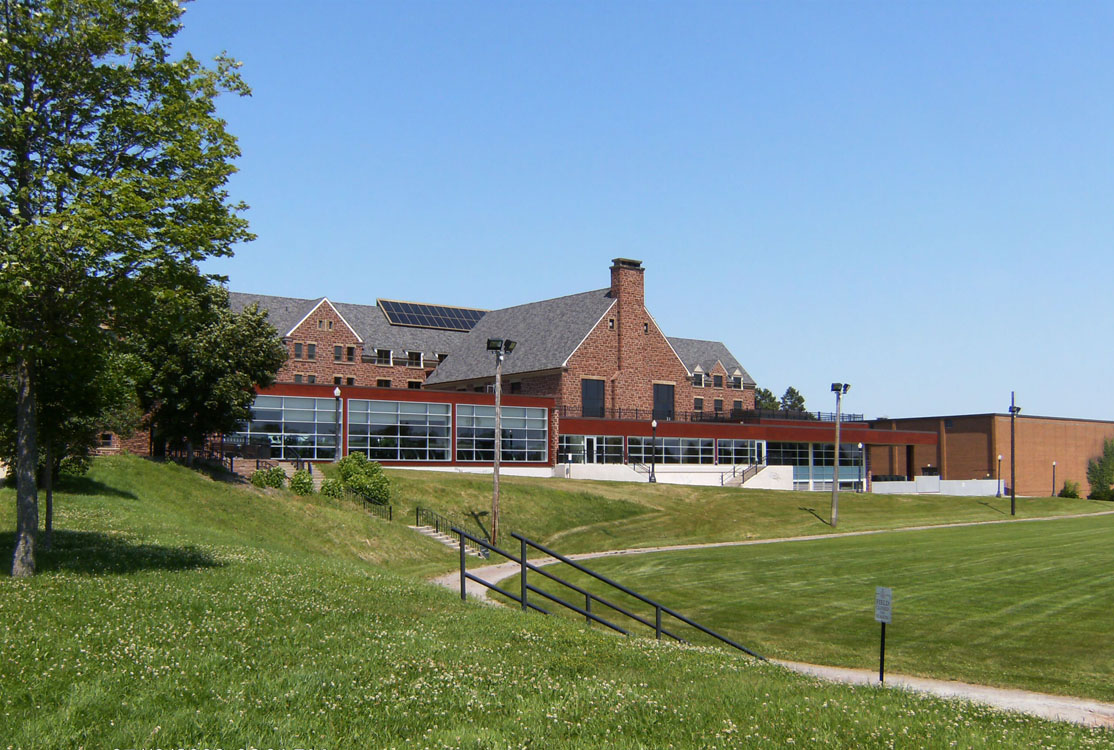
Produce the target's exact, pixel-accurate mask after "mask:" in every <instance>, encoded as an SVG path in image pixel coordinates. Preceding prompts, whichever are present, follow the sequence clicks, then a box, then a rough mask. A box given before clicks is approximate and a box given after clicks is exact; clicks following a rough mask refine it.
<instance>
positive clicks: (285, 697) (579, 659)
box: [0, 458, 1114, 748]
mask: <svg viewBox="0 0 1114 750" xmlns="http://www.w3.org/2000/svg"><path fill="white" fill-rule="evenodd" d="M12 498H13V493H12V491H11V490H7V489H5V490H0V508H2V512H0V529H2V530H3V536H2V537H0V538H2V539H3V544H2V545H0V555H3V556H4V557H5V559H8V557H9V556H10V552H11V538H12V535H11V529H12V528H13V523H12V522H13V516H14V510H13V505H14V503H13V502H12ZM57 513H58V517H57V528H58V532H57V539H56V547H55V549H54V551H53V552H51V553H49V554H44V555H43V556H42V558H41V566H40V571H41V572H40V574H39V575H38V576H36V577H35V578H33V579H30V580H13V579H10V578H0V745H2V746H4V747H16V748H114V747H286V748H291V747H313V748H342V747H369V748H370V747H375V748H379V747H416V748H425V747H429V748H445V747H449V748H503V747H515V748H517V747H526V746H531V747H546V748H550V747H553V748H596V747H603V746H606V747H616V748H668V747H676V748H688V747H693V748H696V747H700V748H706V747H707V748H710V747H717V748H725V747H774V746H779V747H784V746H786V745H787V744H795V745H800V744H804V743H814V744H823V745H829V746H845V747H859V746H862V747H893V746H899V747H948V746H958V747H985V748H991V747H1007V746H1008V747H1021V746H1025V747H1107V748H1109V747H1114V735H1112V734H1111V733H1110V732H1107V731H1102V730H1089V729H1083V728H1079V727H1074V726H1070V725H1064V724H1056V723H1050V722H1045V721H1040V720H1036V719H1030V718H1027V717H1023V716H1018V715H1008V714H1001V713H997V712H994V711H991V710H988V709H983V708H979V707H975V706H972V705H969V704H963V703H956V702H947V701H942V700H935V699H927V698H921V697H917V696H914V695H911V694H907V693H903V692H900V691H889V690H887V691H879V690H876V689H871V688H851V687H848V686H841V685H829V684H825V683H820V682H817V681H814V680H811V679H808V678H804V677H801V676H798V675H794V674H790V673H787V672H786V671H785V670H782V669H780V668H778V667H776V666H772V665H767V664H760V663H756V662H753V661H752V660H749V659H746V658H744V657H738V656H735V655H732V654H727V653H725V652H723V651H721V650H718V649H708V648H702V647H679V646H670V645H662V644H657V643H654V642H652V641H646V640H629V639H623V638H616V637H612V636H609V635H605V634H603V633H598V632H590V631H585V630H584V629H582V628H581V627H580V626H579V625H577V624H575V623H571V622H567V621H563V620H561V619H559V618H543V617H538V616H523V615H521V614H520V613H518V612H514V611H510V610H507V609H501V608H491V607H486V606H483V605H480V604H476V603H468V604H464V603H461V602H460V601H459V599H458V598H456V597H455V596H454V595H453V594H452V592H448V591H443V590H441V589H438V588H437V587H434V586H431V585H429V584H426V583H424V582H422V581H420V580H419V579H418V578H416V577H414V575H413V574H421V575H425V574H426V573H427V572H428V570H429V569H430V568H436V567H438V566H439V565H441V562H440V559H441V558H440V556H441V555H442V551H441V550H440V549H437V548H436V545H432V543H430V545H432V546H430V545H427V544H426V542H425V540H422V539H420V538H418V537H417V536H416V535H414V534H413V533H412V532H410V531H408V530H406V529H404V528H401V524H398V523H396V524H393V525H392V524H386V523H383V522H381V521H379V520H376V519H370V518H368V517H367V516H366V515H365V514H363V513H362V512H360V511H359V510H358V509H357V508H355V507H349V506H346V505H344V504H335V505H334V504H330V503H328V502H326V501H325V500H324V499H323V498H313V499H309V500H305V499H299V498H295V497H293V496H292V495H289V494H288V493H283V492H271V493H263V492H257V491H254V490H250V489H242V488H239V487H231V486H229V485H227V484H224V483H220V482H214V481H212V480H209V479H207V478H205V477H203V476H200V475H198V474H195V473H193V472H189V471H186V470H184V469H181V468H178V467H174V466H160V465H157V464H153V463H149V462H146V461H142V460H139V459H129V458H120V459H112V460H101V461H98V462H97V463H96V465H95V468H94V471H93V473H92V475H91V476H90V477H88V478H87V479H83V480H79V481H76V482H74V481H71V482H69V483H68V484H67V485H66V487H65V491H64V492H60V493H59V495H58V497H57ZM444 554H449V555H451V552H448V551H445V553H444ZM430 561H432V562H430ZM384 563H390V564H391V565H394V566H397V568H398V570H403V571H408V574H404V573H401V572H398V571H397V570H390V569H388V568H387V567H386V566H385V565H384ZM895 585H899V584H896V583H895ZM900 591H901V589H900V588H899V589H898V595H897V600H896V602H897V603H896V607H897V611H898V613H899V617H903V616H904V615H903V614H902V612H903V610H902V607H903V606H904V604H903V603H902V602H903V600H902V598H901V596H902V595H901V593H900ZM896 627H898V626H895V628H896Z"/></svg>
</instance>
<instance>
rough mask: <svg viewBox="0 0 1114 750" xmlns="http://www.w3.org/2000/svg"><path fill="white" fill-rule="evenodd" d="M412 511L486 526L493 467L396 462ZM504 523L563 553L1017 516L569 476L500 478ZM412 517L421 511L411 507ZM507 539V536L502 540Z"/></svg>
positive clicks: (904, 502) (1002, 507) (933, 499)
mask: <svg viewBox="0 0 1114 750" xmlns="http://www.w3.org/2000/svg"><path fill="white" fill-rule="evenodd" d="M388 473H389V475H390V477H391V482H392V484H393V487H394V491H395V495H396V497H397V498H398V499H397V500H396V501H395V504H396V506H398V507H399V508H401V509H402V511H401V512H402V514H403V516H407V515H408V514H412V513H413V510H412V508H413V506H414V505H424V506H426V507H430V508H433V509H434V510H437V511H438V512H441V513H444V514H447V515H449V516H450V517H453V518H455V519H457V520H459V521H461V522H463V523H464V524H465V526H466V527H467V528H468V529H469V530H470V531H472V532H473V533H476V534H478V535H481V536H482V535H484V534H485V533H486V529H487V521H488V519H487V515H488V513H489V511H490V510H491V476H490V475H488V476H482V475H475V474H455V473H449V472H430V471H401V470H393V471H389V472H388ZM500 486H501V491H500V515H501V519H500V527H501V529H503V530H504V531H517V532H519V533H521V534H524V535H525V536H527V537H530V538H531V539H534V540H535V541H539V542H542V543H545V544H548V545H554V546H555V548H556V549H557V550H558V551H560V552H564V553H572V552H592V551H600V550H609V549H627V548H636V547H656V546H661V545H672V544H695V543H703V542H732V541H742V540H747V539H765V538H776V537H789V536H802V535H811V534H831V533H833V531H840V532H843V531H865V530H871V529H892V528H897V527H903V526H919V525H935V524H944V523H957V522H968V521H1000V520H1003V519H1008V518H1009V511H1010V501H1009V498H994V497H950V496H941V495H919V496H918V495H873V494H870V493H864V494H855V493H842V494H841V495H840V522H839V528H838V529H835V530H833V529H832V528H831V527H830V526H829V525H828V523H827V519H828V514H829V510H830V495H826V494H824V493H821V492H784V491H773V490H740V489H738V488H723V487H686V486H680V485H668V484H649V483H645V484H638V483H631V482H594V481H583V480H567V479H532V478H526V477H502V478H501V479H500ZM1017 505H1018V517H1019V518H1033V517H1040V516H1055V515H1068V514H1075V513H1095V512H1100V511H1104V510H1111V509H1112V508H1114V506H1111V504H1110V503H1104V502H1101V501H1098V500H1072V499H1066V498H1051V497H1047V498H1019V499H1018V501H1017ZM410 517H412V515H411V516H410ZM503 541H505V539H504V540H503Z"/></svg>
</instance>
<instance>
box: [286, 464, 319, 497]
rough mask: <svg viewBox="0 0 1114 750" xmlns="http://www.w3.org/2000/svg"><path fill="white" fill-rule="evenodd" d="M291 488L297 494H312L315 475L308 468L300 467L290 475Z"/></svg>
mask: <svg viewBox="0 0 1114 750" xmlns="http://www.w3.org/2000/svg"><path fill="white" fill-rule="evenodd" d="M290 489H291V491H292V492H293V493H294V494H295V495H312V494H313V493H314V489H313V475H312V474H310V473H309V470H308V469H298V470H297V471H296V472H294V476H292V477H290Z"/></svg>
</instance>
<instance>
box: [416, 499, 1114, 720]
mask: <svg viewBox="0 0 1114 750" xmlns="http://www.w3.org/2000/svg"><path fill="white" fill-rule="evenodd" d="M1112 514H1114V511H1101V512H1099V513H1078V514H1073V515H1066V516H1049V517H1042V518H1017V519H1005V520H1001V521H968V522H964V523H949V524H938V525H935V526H907V527H903V528H900V529H878V530H875V531H843V532H837V533H834V534H820V535H813V536H793V537H784V538H781V539H750V540H746V541H738V542H711V543H707V544H674V545H668V546H661V547H640V548H636V549H618V550H607V551H605V552H582V553H580V554H574V555H569V556H568V557H569V558H570V559H572V560H578V561H579V560H593V559H596V558H600V557H614V556H620V555H647V554H651V553H657V552H676V551H680V550H691V549H709V548H714V547H745V546H751V545H757V544H784V543H793V542H815V541H820V540H823V539H833V538H839V537H850V536H867V535H870V534H896V533H902V532H907V531H923V530H926V529H945V528H956V527H961V526H986V525H990V524H999V523H1031V522H1036V521H1055V520H1060V519H1064V518H1084V517H1089V516H1105V515H1112ZM555 562H557V560H556V559H554V558H552V557H542V558H538V559H536V560H534V559H531V560H530V563H531V564H532V565H536V566H539V567H541V566H545V565H552V564H553V563H555ZM519 567H520V566H519V564H518V563H515V562H506V563H500V564H497V565H487V566H484V567H480V568H469V569H468V572H469V573H471V574H472V575H474V576H476V577H478V578H482V579H483V580H485V581H487V582H488V583H490V584H492V585H497V584H498V583H499V582H501V581H504V580H506V579H507V578H510V577H511V576H514V575H516V574H517V573H518V572H519ZM433 580H434V582H435V583H437V584H439V585H441V586H445V587H446V588H450V589H453V590H455V591H459V590H460V571H459V570H457V571H454V572H452V573H445V574H444V575H441V576H438V577H437V578H435V579H433ZM466 590H467V593H468V595H469V596H471V597H473V598H477V599H480V600H481V601H484V602H486V603H489V604H493V605H494V604H496V602H495V601H494V600H493V599H491V598H489V597H488V595H487V594H488V589H487V588H486V587H485V586H483V585H482V584H479V583H475V582H474V581H468V582H467V589H466ZM772 661H774V663H776V664H780V665H781V666H783V667H786V668H787V669H792V670H793V671H795V672H801V673H802V674H808V675H812V676H814V677H820V678H822V679H825V680H831V681H833V682H845V683H849V684H854V685H877V684H878V672H877V671H872V670H868V669H850V668H846V667H828V666H822V665H817V664H804V663H801V662H792V661H777V660H772ZM885 684H886V686H887V687H899V688H903V689H906V690H913V691H915V692H919V693H928V694H931V695H936V696H941V697H944V698H960V699H964V700H970V701H974V702H977V703H983V704H986V705H989V706H993V707H995V708H998V709H1002V710H1004V711H1018V712H1021V713H1025V714H1029V715H1031V716H1038V717H1040V718H1043V719H1052V720H1055V721H1070V722H1072V723H1075V724H1083V725H1085V726H1098V727H1109V728H1114V703H1103V702H1101V701H1093V700H1087V699H1085V698H1072V697H1068V696H1062V695H1049V694H1046V693H1033V692H1030V691H1027V690H1013V689H1009V688H997V687H990V686H988V685H972V684H969V683H965V682H955V681H951V680H934V679H930V678H927V677H914V676H911V675H903V674H890V673H887V674H886V683H885Z"/></svg>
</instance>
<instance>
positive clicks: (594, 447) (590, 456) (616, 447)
mask: <svg viewBox="0 0 1114 750" xmlns="http://www.w3.org/2000/svg"><path fill="white" fill-rule="evenodd" d="M557 453H558V461H559V462H561V463H568V464H621V463H623V438H621V437H618V436H615V435H562V436H561V446H560V448H559V449H558V451H557Z"/></svg>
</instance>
